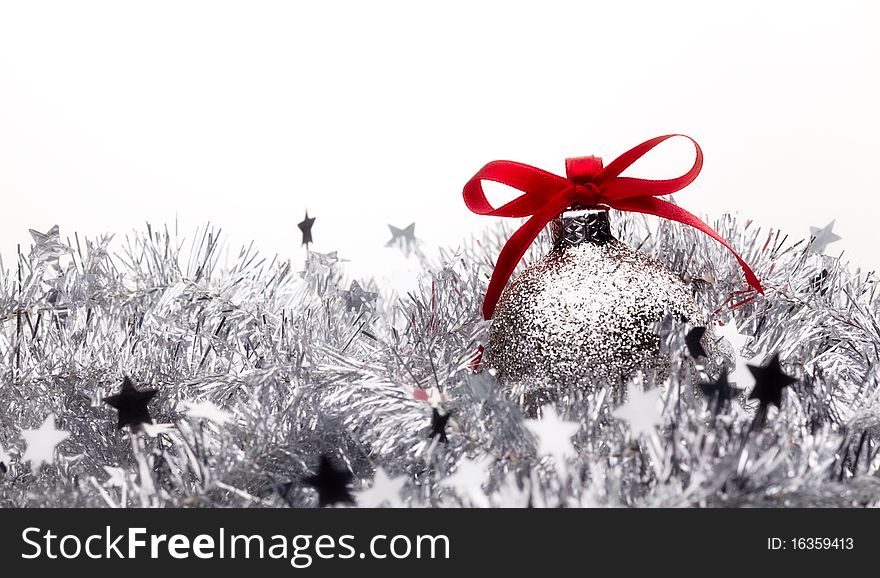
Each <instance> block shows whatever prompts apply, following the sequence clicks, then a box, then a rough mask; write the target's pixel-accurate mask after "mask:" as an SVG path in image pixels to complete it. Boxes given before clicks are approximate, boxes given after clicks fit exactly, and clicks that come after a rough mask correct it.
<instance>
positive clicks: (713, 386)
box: [699, 369, 742, 414]
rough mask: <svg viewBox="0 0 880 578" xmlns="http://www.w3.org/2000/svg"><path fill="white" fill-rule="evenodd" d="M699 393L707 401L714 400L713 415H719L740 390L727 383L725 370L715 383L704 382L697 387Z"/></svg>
mask: <svg viewBox="0 0 880 578" xmlns="http://www.w3.org/2000/svg"><path fill="white" fill-rule="evenodd" d="M699 387H700V391H701V392H703V395H705V396H706V397H707V398H709V399H713V400H715V413H716V414H717V413H721V410H722V409H724V406H726V405H727V404H728V402H730V400H732V399H734V398H735V397H737V396H738V395H739V394H740V393H741V392H742V390H741V389H739V388H737V387H733V386H732V385H730V382H729V381H727V370H726V369H723V370H722V371H721V375H719V376H718V379H716V380H715V381H709V382H704V383H701V384H700V385H699Z"/></svg>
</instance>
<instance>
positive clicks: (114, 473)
mask: <svg viewBox="0 0 880 578" xmlns="http://www.w3.org/2000/svg"><path fill="white" fill-rule="evenodd" d="M104 471H105V472H107V475H108V476H110V477H109V478H107V481H105V482H104V487H105V488H113V487H115V488H124V487H125V484H126V479H125V478H126V475H125V470H123V469H122V468H114V467H110V466H104Z"/></svg>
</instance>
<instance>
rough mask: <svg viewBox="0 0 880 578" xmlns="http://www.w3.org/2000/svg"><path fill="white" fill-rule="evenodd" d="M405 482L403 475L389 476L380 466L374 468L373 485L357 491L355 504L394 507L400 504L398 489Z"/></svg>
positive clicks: (371, 506)
mask: <svg viewBox="0 0 880 578" xmlns="http://www.w3.org/2000/svg"><path fill="white" fill-rule="evenodd" d="M404 484H406V479H405V478H404V477H403V476H399V477H396V478H389V477H388V474H387V473H386V472H385V470H384V469H382V468H376V474H375V475H374V476H373V485H372V486H371V487H369V488H367V489H365V490H361V491H360V492H358V493H357V504H358V506H360V507H362V508H379V507H382V506H387V507H389V508H395V507H397V506H400V505H401V500H400V490H402V489H403V486H404Z"/></svg>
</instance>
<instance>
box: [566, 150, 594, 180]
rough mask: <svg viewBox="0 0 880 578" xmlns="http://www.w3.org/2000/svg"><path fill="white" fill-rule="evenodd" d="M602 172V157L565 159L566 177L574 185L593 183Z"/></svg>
mask: <svg viewBox="0 0 880 578" xmlns="http://www.w3.org/2000/svg"><path fill="white" fill-rule="evenodd" d="M601 172H602V158H601V157H574V158H570V159H565V176H566V177H568V180H570V181H571V182H573V183H576V184H578V185H585V184H587V183H592V182H593V179H595V178H596V177H597V176H599V174H600V173H601Z"/></svg>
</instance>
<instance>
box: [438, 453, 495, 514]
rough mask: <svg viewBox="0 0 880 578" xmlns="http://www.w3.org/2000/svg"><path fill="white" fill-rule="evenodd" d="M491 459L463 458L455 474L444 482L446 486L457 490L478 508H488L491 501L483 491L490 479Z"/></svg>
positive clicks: (457, 492)
mask: <svg viewBox="0 0 880 578" xmlns="http://www.w3.org/2000/svg"><path fill="white" fill-rule="evenodd" d="M490 464H491V461H490V460H489V458H486V457H481V458H475V459H469V458H463V459H462V460H461V461H460V462H458V466H456V468H455V473H453V474H452V475H450V476H447V477H446V479H444V480H443V482H442V484H443V485H444V486H447V487H450V488H452V489H453V490H455V493H456V494H458V495H459V496H460V497H462V498H466V499H468V500H470V501H471V502H472V503H473V504H474V505H477V506H488V505H489V500H488V499H487V498H486V493H485V492H484V491H483V487H482V486H483V483H484V482H485V481H486V479H487V478H488V477H489V465H490Z"/></svg>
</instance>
